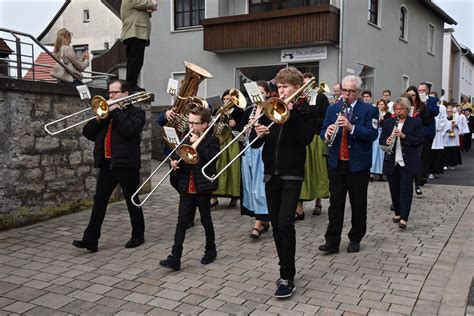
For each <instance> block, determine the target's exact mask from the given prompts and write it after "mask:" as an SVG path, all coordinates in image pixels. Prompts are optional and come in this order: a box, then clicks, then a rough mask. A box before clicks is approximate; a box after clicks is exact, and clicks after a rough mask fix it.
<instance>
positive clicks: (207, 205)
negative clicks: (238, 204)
mask: <svg viewBox="0 0 474 316" xmlns="http://www.w3.org/2000/svg"><path fill="white" fill-rule="evenodd" d="M196 207H197V208H198V209H199V214H200V215H201V224H202V226H203V227H204V232H205V234H206V248H205V250H206V252H207V251H216V243H215V239H216V237H215V234H214V226H213V225H212V218H211V194H207V193H206V194H189V193H181V194H180V197H179V213H178V223H177V224H176V232H175V234H174V244H173V248H172V250H171V254H172V255H173V256H174V257H177V258H181V255H182V254H183V243H184V238H185V237H186V229H187V228H188V227H189V223H190V222H191V221H193V220H194V215H195V214H196Z"/></svg>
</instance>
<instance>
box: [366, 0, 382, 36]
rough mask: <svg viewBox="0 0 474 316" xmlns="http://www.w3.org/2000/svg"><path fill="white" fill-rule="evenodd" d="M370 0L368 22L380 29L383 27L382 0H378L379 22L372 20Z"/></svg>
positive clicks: (368, 3)
mask: <svg viewBox="0 0 474 316" xmlns="http://www.w3.org/2000/svg"><path fill="white" fill-rule="evenodd" d="M370 1H371V0H368V2H367V23H368V24H369V25H372V26H374V27H376V28H379V29H380V28H382V1H380V0H377V1H378V3H377V24H375V23H373V22H371V21H370V11H369V9H370Z"/></svg>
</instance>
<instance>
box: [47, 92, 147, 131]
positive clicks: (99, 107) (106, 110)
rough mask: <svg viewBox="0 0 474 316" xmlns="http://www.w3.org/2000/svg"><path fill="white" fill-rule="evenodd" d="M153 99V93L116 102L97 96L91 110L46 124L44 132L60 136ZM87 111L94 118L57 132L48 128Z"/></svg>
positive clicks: (78, 112)
mask: <svg viewBox="0 0 474 316" xmlns="http://www.w3.org/2000/svg"><path fill="white" fill-rule="evenodd" d="M150 97H151V92H144V91H142V92H138V93H135V94H132V95H129V96H126V97H123V98H120V99H116V100H109V101H107V100H106V99H105V98H104V97H102V96H100V95H96V96H93V97H92V99H91V104H90V107H89V108H86V109H84V110H80V111H77V112H75V113H72V114H70V115H67V116H65V117H63V118H60V119H58V120H55V121H52V122H50V123H48V124H46V125H45V126H44V130H45V131H46V132H47V133H48V134H49V135H51V136H54V135H56V134H59V133H62V132H64V131H67V130H69V129H71V128H73V127H76V126H78V125H80V124H83V123H87V122H89V121H91V120H93V119H95V118H99V119H102V120H103V119H106V118H107V117H108V116H109V114H110V112H111V111H113V110H115V109H117V108H120V109H124V108H126V107H127V106H129V105H131V104H134V103H138V102H142V101H145V100H148V99H149V98H150ZM87 111H92V113H94V116H92V117H90V118H88V119H85V120H83V121H80V122H77V123H75V124H73V125H71V126H68V127H65V128H63V129H59V130H57V131H55V132H51V131H50V130H49V129H48V128H49V126H51V125H54V124H56V123H59V122H62V121H64V120H67V119H69V118H71V117H74V116H76V115H79V114H81V113H84V112H87Z"/></svg>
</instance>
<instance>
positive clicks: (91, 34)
mask: <svg viewBox="0 0 474 316" xmlns="http://www.w3.org/2000/svg"><path fill="white" fill-rule="evenodd" d="M61 28H67V29H68V30H69V31H71V32H72V33H73V36H72V46H73V47H74V49H75V51H76V52H77V54H78V55H79V56H81V55H82V52H83V50H84V49H85V48H86V47H87V48H88V49H89V53H90V54H91V59H92V57H93V55H97V54H99V53H101V52H103V51H105V50H108V49H109V48H110V47H112V46H113V45H114V43H115V42H116V41H117V40H118V39H119V38H120V35H121V31H122V22H121V21H120V19H119V18H118V17H117V16H116V15H115V14H114V13H112V11H111V10H109V8H108V7H107V6H106V5H104V3H102V1H100V0H74V1H71V0H66V1H65V2H64V5H63V6H62V7H61V9H60V10H59V11H58V13H57V14H56V15H55V16H54V18H53V19H52V20H51V22H50V23H49V24H48V26H47V27H46V29H45V30H44V31H43V32H42V33H41V34H40V35H39V36H38V40H39V41H40V42H41V43H42V44H44V45H54V42H55V41H56V34H57V32H58V30H60V29H61ZM91 65H92V63H91ZM90 68H91V66H89V68H88V69H87V70H88V71H90V70H91V69H90Z"/></svg>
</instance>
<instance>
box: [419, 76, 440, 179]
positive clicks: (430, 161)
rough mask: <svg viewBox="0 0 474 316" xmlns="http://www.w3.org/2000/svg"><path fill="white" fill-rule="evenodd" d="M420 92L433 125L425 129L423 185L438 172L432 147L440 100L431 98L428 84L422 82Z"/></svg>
mask: <svg viewBox="0 0 474 316" xmlns="http://www.w3.org/2000/svg"><path fill="white" fill-rule="evenodd" d="M418 92H419V93H420V98H421V101H422V102H425V103H426V107H427V108H428V111H429V113H430V118H431V123H430V124H429V125H428V126H426V127H424V132H423V134H424V137H425V138H424V141H423V149H422V151H421V161H422V169H423V170H422V173H421V176H422V178H423V179H422V183H423V182H426V179H434V173H435V172H436V166H435V159H434V158H435V157H436V155H434V153H433V150H432V149H431V146H432V145H433V140H434V138H435V135H436V120H435V117H436V115H438V114H439V107H438V98H437V97H433V96H430V95H429V94H430V92H431V90H430V85H429V84H428V83H426V82H421V83H420V84H419V85H418Z"/></svg>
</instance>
